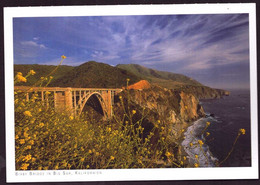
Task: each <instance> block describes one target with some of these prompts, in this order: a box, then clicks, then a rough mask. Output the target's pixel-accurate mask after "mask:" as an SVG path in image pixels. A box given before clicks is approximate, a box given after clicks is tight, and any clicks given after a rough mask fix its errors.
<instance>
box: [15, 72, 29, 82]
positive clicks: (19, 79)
mask: <svg viewBox="0 0 260 185" xmlns="http://www.w3.org/2000/svg"><path fill="white" fill-rule="evenodd" d="M17 80H18V82H27V79H26V78H25V77H23V76H22V75H18V74H17Z"/></svg>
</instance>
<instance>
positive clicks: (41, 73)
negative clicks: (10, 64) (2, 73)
mask: <svg viewBox="0 0 260 185" xmlns="http://www.w3.org/2000/svg"><path fill="white" fill-rule="evenodd" d="M56 67H57V66H54V65H38V64H16V65H14V75H16V74H17V72H21V73H23V75H24V76H26V74H27V73H28V72H29V71H30V70H34V71H35V72H36V74H35V75H33V76H30V77H29V79H28V81H27V82H26V83H22V84H19V83H18V84H16V85H28V86H31V85H33V84H35V83H36V82H37V81H38V80H39V79H40V78H41V77H45V76H46V75H48V74H49V73H50V72H51V71H53V70H54V69H55V68H56ZM72 69H73V67H72V66H66V65H61V66H59V67H58V69H57V70H56V71H55V73H53V75H52V76H53V80H52V82H55V81H56V80H57V79H59V78H61V77H62V76H64V74H66V73H67V72H69V71H70V70H72Z"/></svg>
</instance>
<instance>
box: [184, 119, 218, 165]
mask: <svg viewBox="0 0 260 185" xmlns="http://www.w3.org/2000/svg"><path fill="white" fill-rule="evenodd" d="M212 120H214V118H213V117H210V116H209V117H206V118H200V119H199V120H197V121H195V122H194V123H193V124H192V125H191V126H190V127H188V128H187V131H186V132H185V133H184V136H185V139H184V140H183V141H182V146H183V148H184V150H185V152H186V153H187V155H188V156H187V159H188V160H189V164H190V165H191V166H194V165H195V163H197V164H199V166H200V167H214V166H215V164H216V163H217V162H218V159H217V158H216V157H214V156H213V155H212V153H211V152H210V150H209V147H208V145H206V144H205V137H204V136H203V133H202V132H203V131H204V130H205V128H206V123H207V122H210V121H212ZM199 140H202V141H203V144H201V145H200V144H199ZM191 143H192V144H191Z"/></svg>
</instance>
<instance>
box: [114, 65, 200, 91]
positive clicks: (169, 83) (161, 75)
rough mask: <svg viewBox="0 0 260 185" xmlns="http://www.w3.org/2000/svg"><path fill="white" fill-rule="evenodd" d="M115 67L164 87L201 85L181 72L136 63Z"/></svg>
mask: <svg viewBox="0 0 260 185" xmlns="http://www.w3.org/2000/svg"><path fill="white" fill-rule="evenodd" d="M116 67H118V68H120V69H125V70H127V71H129V72H131V73H133V74H135V75H136V76H139V77H140V78H143V79H145V80H147V81H149V82H150V83H153V84H157V85H160V86H162V87H166V88H169V89H171V88H176V87H179V86H183V85H193V86H202V84H201V83H199V82H198V81H196V80H194V79H192V78H189V77H187V76H185V75H182V74H176V73H170V72H165V71H158V70H155V69H150V68H146V67H143V66H141V65H138V64H119V65H117V66H116Z"/></svg>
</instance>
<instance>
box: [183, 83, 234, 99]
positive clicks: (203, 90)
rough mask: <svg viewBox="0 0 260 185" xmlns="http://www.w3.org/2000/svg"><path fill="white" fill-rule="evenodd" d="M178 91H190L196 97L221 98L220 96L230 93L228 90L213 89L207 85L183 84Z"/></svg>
mask: <svg viewBox="0 0 260 185" xmlns="http://www.w3.org/2000/svg"><path fill="white" fill-rule="evenodd" d="M178 91H183V92H186V93H191V94H193V95H194V96H196V97H197V98H198V99H215V98H221V97H222V96H228V95H229V94H230V92H229V91H225V90H222V89H213V88H210V87H207V86H183V87H181V88H179V89H178Z"/></svg>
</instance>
